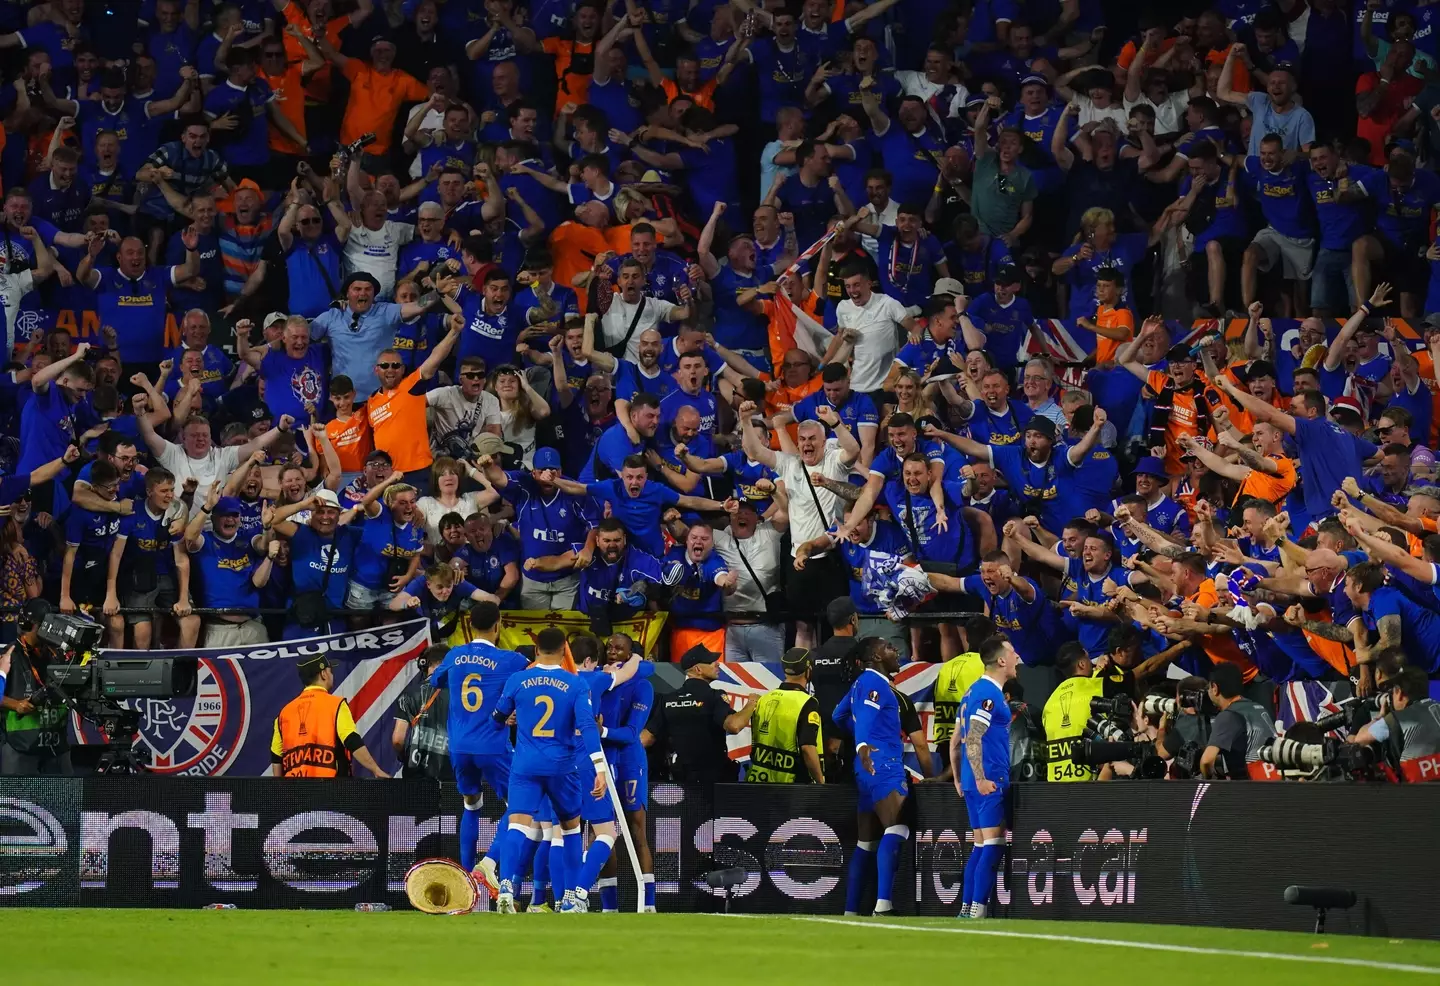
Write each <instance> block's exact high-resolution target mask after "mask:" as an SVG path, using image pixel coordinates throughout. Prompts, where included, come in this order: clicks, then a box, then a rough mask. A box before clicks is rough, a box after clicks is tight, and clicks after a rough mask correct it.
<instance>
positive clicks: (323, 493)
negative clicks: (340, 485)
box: [315, 490, 340, 510]
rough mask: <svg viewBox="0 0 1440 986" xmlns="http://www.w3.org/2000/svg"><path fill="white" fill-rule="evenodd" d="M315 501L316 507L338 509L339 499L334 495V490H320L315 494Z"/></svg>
mask: <svg viewBox="0 0 1440 986" xmlns="http://www.w3.org/2000/svg"><path fill="white" fill-rule="evenodd" d="M315 500H316V506H320V507H334V508H335V509H336V510H339V509H340V498H339V497H338V496H336V495H335V491H334V490H320V491H319V492H318V493H316V494H315Z"/></svg>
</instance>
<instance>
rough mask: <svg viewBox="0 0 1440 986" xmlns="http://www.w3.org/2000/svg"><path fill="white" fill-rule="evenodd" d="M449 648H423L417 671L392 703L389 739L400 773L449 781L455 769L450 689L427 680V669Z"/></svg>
mask: <svg viewBox="0 0 1440 986" xmlns="http://www.w3.org/2000/svg"><path fill="white" fill-rule="evenodd" d="M449 650H450V648H449V647H448V646H447V645H445V644H435V645H434V646H431V647H427V648H425V651H424V653H422V654H421V655H420V657H419V659H418V660H417V661H416V667H418V668H419V671H420V673H419V674H417V675H416V676H415V680H414V681H412V682H411V683H410V685H409V687H407V688H406V689H405V691H404V692H403V693H402V694H401V695H400V699H399V701H397V702H396V703H395V729H394V731H393V732H392V733H391V734H390V743H391V745H392V746H393V747H394V748H395V756H396V758H397V759H399V761H400V776H401V777H404V778H405V779H407V780H410V779H413V778H416V777H425V778H430V779H431V780H437V781H448V780H450V779H451V778H453V777H454V776H455V775H454V771H453V769H452V768H451V766H450V730H449V721H448V719H447V716H448V715H449V712H450V705H449V701H450V692H449V690H448V689H445V688H435V687H434V686H432V685H431V684H430V671H431V670H433V669H434V668H436V667H438V666H439V665H440V662H441V661H443V660H445V655H446V654H447V653H448V652H449Z"/></svg>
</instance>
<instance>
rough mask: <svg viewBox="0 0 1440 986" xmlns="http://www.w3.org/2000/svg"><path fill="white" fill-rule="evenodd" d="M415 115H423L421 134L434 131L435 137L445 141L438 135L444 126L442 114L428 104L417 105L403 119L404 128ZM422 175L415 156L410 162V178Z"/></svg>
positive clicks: (441, 135) (417, 155)
mask: <svg viewBox="0 0 1440 986" xmlns="http://www.w3.org/2000/svg"><path fill="white" fill-rule="evenodd" d="M416 113H424V114H425V119H423V120H421V121H420V130H421V132H424V131H426V130H434V131H436V136H438V137H439V138H440V139H441V140H444V139H445V135H444V134H443V133H440V130H441V129H442V128H443V127H444V126H445V114H444V113H442V112H440V111H439V110H437V109H436V108H435V107H433V106H431V105H430V104H429V103H419V104H417V105H416V106H414V107H412V108H411V110H410V115H409V116H407V117H406V118H405V126H407V127H408V126H410V121H411V120H413V119H415V114H416ZM431 139H432V140H433V139H434V137H432V138H431ZM424 173H425V172H423V171H421V170H420V155H419V154H416V155H415V160H413V161H411V162H410V177H411V178H419V177H420V176H421V175H423V174H424Z"/></svg>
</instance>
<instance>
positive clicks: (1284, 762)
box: [1260, 736, 1382, 780]
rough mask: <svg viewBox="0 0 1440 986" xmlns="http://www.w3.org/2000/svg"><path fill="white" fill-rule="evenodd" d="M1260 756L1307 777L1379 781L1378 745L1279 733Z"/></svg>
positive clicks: (1263, 748) (1284, 769) (1281, 767)
mask: <svg viewBox="0 0 1440 986" xmlns="http://www.w3.org/2000/svg"><path fill="white" fill-rule="evenodd" d="M1260 759H1261V760H1263V761H1265V762H1266V763H1268V764H1271V765H1272V766H1274V767H1277V768H1279V769H1280V770H1282V771H1285V772H1286V773H1287V774H1288V775H1289V776H1291V777H1297V778H1298V779H1304V780H1378V779H1382V777H1381V772H1380V771H1379V770H1378V769H1376V768H1377V765H1378V763H1379V759H1380V758H1379V755H1378V754H1377V753H1376V751H1375V748H1374V747H1371V746H1364V745H1359V744H1354V743H1346V742H1344V741H1343V740H1338V739H1335V738H1334V737H1329V736H1327V737H1325V738H1324V739H1323V740H1322V741H1321V742H1319V743H1304V742H1301V741H1300V740H1294V739H1286V738H1285V737H1283V736H1277V737H1276V738H1275V739H1272V740H1270V742H1268V743H1266V744H1265V745H1264V746H1262V747H1261V748H1260Z"/></svg>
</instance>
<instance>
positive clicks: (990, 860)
mask: <svg viewBox="0 0 1440 986" xmlns="http://www.w3.org/2000/svg"><path fill="white" fill-rule="evenodd" d="M971 856H972V858H973V859H975V860H976V866H975V886H974V893H975V903H976V904H978V905H979V906H980V907H988V906H989V904H990V895H991V893H992V892H994V890H995V874H996V873H997V872H998V871H999V869H1000V861H1001V859H1003V858H1004V856H1005V840H1004V839H1003V838H1002V839H996V840H994V841H992V842H986V843H985V844H984V845H983V846H981V847H980V848H979V849H977V850H976V851H975V852H974V853H972V854H971Z"/></svg>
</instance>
